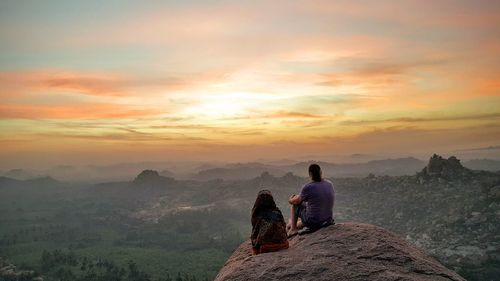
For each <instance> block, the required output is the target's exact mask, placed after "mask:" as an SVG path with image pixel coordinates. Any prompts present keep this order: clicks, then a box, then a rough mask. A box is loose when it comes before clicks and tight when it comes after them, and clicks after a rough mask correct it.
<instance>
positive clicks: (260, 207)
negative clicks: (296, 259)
mask: <svg viewBox="0 0 500 281" xmlns="http://www.w3.org/2000/svg"><path fill="white" fill-rule="evenodd" d="M250 238H251V240H252V247H253V248H254V250H255V249H257V253H259V249H260V248H261V246H263V245H283V244H285V243H286V245H287V247H288V240H287V234H286V223H285V219H284V218H283V215H282V214H281V211H280V210H279V209H278V207H276V203H275V202H274V199H273V196H272V194H271V192H270V191H269V190H261V191H260V192H259V194H258V195H257V199H256V200H255V204H254V206H253V209H252V235H251V236H250Z"/></svg>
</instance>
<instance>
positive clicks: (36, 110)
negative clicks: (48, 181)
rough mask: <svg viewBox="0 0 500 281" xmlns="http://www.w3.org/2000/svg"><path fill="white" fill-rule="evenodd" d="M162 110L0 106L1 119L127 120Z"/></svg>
mask: <svg viewBox="0 0 500 281" xmlns="http://www.w3.org/2000/svg"><path fill="white" fill-rule="evenodd" d="M161 113H163V112H162V111H161V110H153V109H151V108H141V107H140V106H127V105H117V104H90V103H86V104H85V103H81V104H65V105H26V104H5V103H2V104H0V119H17V118H27V119H108V118H109V119H127V118H137V117H151V116H154V115H158V114H161Z"/></svg>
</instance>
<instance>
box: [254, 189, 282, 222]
mask: <svg viewBox="0 0 500 281" xmlns="http://www.w3.org/2000/svg"><path fill="white" fill-rule="evenodd" d="M274 209H276V203H275V202H274V198H273V195H272V194H271V191H269V190H265V189H264V190H261V191H259V193H258V194H257V199H255V203H254V205H253V208H252V225H254V224H255V222H256V217H257V215H258V214H259V213H262V212H265V211H271V210H274Z"/></svg>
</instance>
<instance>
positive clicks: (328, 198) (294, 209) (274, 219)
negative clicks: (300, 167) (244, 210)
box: [251, 164, 335, 255]
mask: <svg viewBox="0 0 500 281" xmlns="http://www.w3.org/2000/svg"><path fill="white" fill-rule="evenodd" d="M309 176H310V177H311V180H312V181H311V182H310V183H308V184H306V185H304V187H302V191H301V192H300V194H299V195H292V196H290V198H289V199H288V203H289V204H290V205H291V208H290V209H291V218H290V220H289V221H288V224H286V223H285V219H284V218H283V215H282V214H281V211H280V210H279V208H278V207H277V206H276V203H275V202H274V199H273V196H272V194H271V192H270V191H269V190H262V191H260V192H259V194H258V195H257V199H256V200H255V204H254V206H253V209H252V234H251V240H252V253H253V254H254V255H257V254H260V253H267V252H274V251H279V250H281V249H287V248H288V238H289V237H292V236H294V235H296V234H297V233H298V232H299V230H300V229H304V231H314V230H316V229H319V228H321V227H324V226H327V225H330V224H332V223H333V203H334V200H335V192H334V189H333V184H332V183H331V182H330V181H329V180H324V179H323V178H322V176H321V168H320V167H319V165H317V164H312V165H310V166H309Z"/></svg>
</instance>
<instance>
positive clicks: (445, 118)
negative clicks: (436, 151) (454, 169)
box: [340, 113, 500, 125]
mask: <svg viewBox="0 0 500 281" xmlns="http://www.w3.org/2000/svg"><path fill="white" fill-rule="evenodd" d="M498 118H500V113H488V114H471V115H455V116H443V117H422V118H417V117H400V118H389V119H381V120H366V119H364V120H345V121H341V122H340V124H341V125H376V124H389V123H425V122H440V121H468V120H493V119H498Z"/></svg>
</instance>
